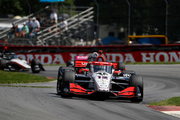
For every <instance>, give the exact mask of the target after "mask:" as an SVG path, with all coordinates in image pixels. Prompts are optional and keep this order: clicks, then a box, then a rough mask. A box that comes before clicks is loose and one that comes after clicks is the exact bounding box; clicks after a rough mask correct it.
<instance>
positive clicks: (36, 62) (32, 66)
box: [31, 59, 40, 73]
mask: <svg viewBox="0 0 180 120" xmlns="http://www.w3.org/2000/svg"><path fill="white" fill-rule="evenodd" d="M36 65H38V66H39V65H40V61H39V59H33V60H32V62H31V70H32V72H33V73H39V72H40V70H38V71H36V70H34V69H33V68H34V67H35V66H36Z"/></svg>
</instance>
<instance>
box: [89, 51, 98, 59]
mask: <svg viewBox="0 0 180 120" xmlns="http://www.w3.org/2000/svg"><path fill="white" fill-rule="evenodd" d="M98 56H99V54H98V53H97V52H93V54H92V55H90V56H89V57H88V61H95V60H96V58H97V57H98Z"/></svg>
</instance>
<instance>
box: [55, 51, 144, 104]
mask: <svg viewBox="0 0 180 120" xmlns="http://www.w3.org/2000/svg"><path fill="white" fill-rule="evenodd" d="M119 67H120V65H119V63H116V62H114V63H112V62H105V60H104V58H103V56H102V52H100V55H99V56H98V57H96V60H93V61H81V60H75V61H74V66H73V67H67V66H61V67H60V68H59V70H58V76H57V94H59V95H61V96H62V97H72V96H74V95H78V96H79V95H89V96H92V97H94V96H98V97H100V98H103V99H107V98H111V97H113V98H123V99H124V98H125V99H129V100H131V102H141V101H142V100H143V79H142V77H141V76H139V75H135V72H134V71H126V70H125V68H123V70H122V68H119ZM124 67H125V66H124Z"/></svg>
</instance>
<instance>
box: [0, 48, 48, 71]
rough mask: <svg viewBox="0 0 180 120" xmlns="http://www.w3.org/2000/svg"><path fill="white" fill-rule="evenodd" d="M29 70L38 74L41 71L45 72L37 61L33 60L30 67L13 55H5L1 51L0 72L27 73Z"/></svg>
mask: <svg viewBox="0 0 180 120" xmlns="http://www.w3.org/2000/svg"><path fill="white" fill-rule="evenodd" d="M30 69H31V70H32V72H33V73H39V72H40V71H41V70H42V71H45V69H44V68H43V65H42V64H41V63H40V61H39V59H33V60H32V62H31V66H30V65H29V64H28V63H27V61H25V60H21V59H19V58H18V57H17V55H16V54H15V53H5V51H3V52H2V53H1V54H0V70H7V71H28V70H30Z"/></svg>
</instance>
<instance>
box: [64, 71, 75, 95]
mask: <svg viewBox="0 0 180 120" xmlns="http://www.w3.org/2000/svg"><path fill="white" fill-rule="evenodd" d="M62 82H63V86H66V85H70V83H75V72H74V71H64V74H63V76H62ZM63 89H64V88H63ZM62 91H63V92H62V94H61V97H65V98H71V97H72V94H71V93H64V90H62Z"/></svg>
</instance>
